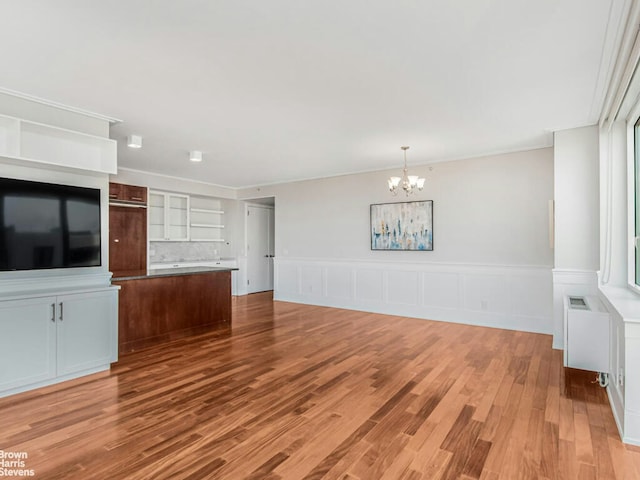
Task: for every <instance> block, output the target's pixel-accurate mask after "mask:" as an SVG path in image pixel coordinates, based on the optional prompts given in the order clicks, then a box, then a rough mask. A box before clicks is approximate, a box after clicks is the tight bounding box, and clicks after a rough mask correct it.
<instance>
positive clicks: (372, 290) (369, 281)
mask: <svg viewBox="0 0 640 480" xmlns="http://www.w3.org/2000/svg"><path fill="white" fill-rule="evenodd" d="M325 268H326V269H327V270H328V269H330V268H335V266H334V265H332V266H329V265H327V266H326V267H325ZM382 274H383V270H381V269H375V270H374V269H369V268H363V269H356V285H355V287H356V299H357V300H358V301H364V302H365V303H366V302H367V301H372V302H375V303H379V302H382V300H383V292H384V288H383V286H382V281H383V278H382ZM276 278H278V276H277V275H276ZM274 295H275V292H274ZM301 303H304V302H301Z"/></svg>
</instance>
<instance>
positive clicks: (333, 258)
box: [238, 148, 553, 333]
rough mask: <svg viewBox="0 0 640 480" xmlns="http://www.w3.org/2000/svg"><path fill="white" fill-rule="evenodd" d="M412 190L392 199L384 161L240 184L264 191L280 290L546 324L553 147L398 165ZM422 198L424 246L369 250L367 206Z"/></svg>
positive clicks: (442, 315) (499, 322)
mask: <svg viewBox="0 0 640 480" xmlns="http://www.w3.org/2000/svg"><path fill="white" fill-rule="evenodd" d="M409 170H410V173H412V174H417V175H422V176H425V177H426V178H427V181H426V184H425V190H424V192H421V193H418V194H417V195H414V196H412V197H410V198H408V199H407V198H406V197H404V196H398V197H393V196H391V194H390V193H389V192H388V190H387V188H386V178H387V177H388V176H389V175H390V174H397V173H398V172H397V171H396V170H393V171H382V172H372V173H365V174H358V175H347V176H341V177H334V178H327V179H320V180H312V181H304V182H295V183H289V184H283V185H276V186H269V187H261V188H260V191H259V192H258V191H257V189H246V190H243V191H240V192H239V193H238V198H240V199H243V198H252V197H255V196H258V195H261V196H275V199H276V200H275V204H276V209H275V210H276V212H275V215H276V219H275V224H276V242H275V243H276V287H275V296H276V298H279V299H282V300H293V301H298V302H303V303H313V304H323V305H333V306H340V307H345V308H355V309H360V310H366V311H378V312H384V313H392V314H400V315H410V316H415V317H420V318H433V319H441V320H448V321H458V322H464V323H475V324H482V325H491V326H499V327H502V328H514V329H521V330H530V331H538V332H546V333H550V332H551V330H552V326H551V296H552V295H551V275H550V271H551V266H552V263H553V254H552V249H551V247H550V245H549V219H548V202H549V200H551V199H552V198H553V152H552V149H550V148H547V149H539V150H532V151H527V152H519V153H512V154H505V155H497V156H491V157H485V158H476V159H469V160H459V161H455V162H446V163H440V164H434V165H432V166H421V167H413V168H410V169H409ZM422 199H428V200H433V201H434V251H432V252H403V251H384V252H383V251H372V250H371V249H370V234H369V230H370V225H369V206H370V204H373V203H386V202H398V201H406V200H422Z"/></svg>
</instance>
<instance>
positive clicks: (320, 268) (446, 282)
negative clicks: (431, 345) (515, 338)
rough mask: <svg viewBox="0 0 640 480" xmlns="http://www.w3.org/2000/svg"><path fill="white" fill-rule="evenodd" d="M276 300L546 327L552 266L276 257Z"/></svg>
mask: <svg viewBox="0 0 640 480" xmlns="http://www.w3.org/2000/svg"><path fill="white" fill-rule="evenodd" d="M274 284H275V289H274V298H275V299H276V300H282V301H289V302H296V303H305V304H310V305H324V306H330V307H337V308H347V309H352V310H362V311H367V312H376V313H385V314H390V315H402V316H408V317H415V318H424V319H431V320H442V321H448V322H457V323H465V324H470V325H483V326H490V327H497V328H506V329H511V330H523V331H529V332H538V333H547V334H551V333H553V316H552V315H553V308H552V307H553V288H552V277H551V267H537V266H531V267H530V266H518V267H515V266H495V265H465V264H428V263H419V264H415V263H411V264H409V263H397V262H368V261H345V260H317V259H307V258H283V257H278V258H276V259H275V283H274Z"/></svg>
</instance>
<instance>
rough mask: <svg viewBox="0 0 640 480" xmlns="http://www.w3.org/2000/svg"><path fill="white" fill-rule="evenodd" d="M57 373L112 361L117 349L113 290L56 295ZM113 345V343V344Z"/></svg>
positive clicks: (61, 374)
mask: <svg viewBox="0 0 640 480" xmlns="http://www.w3.org/2000/svg"><path fill="white" fill-rule="evenodd" d="M56 307H57V315H58V318H57V323H58V332H57V340H58V352H57V365H58V368H57V374H58V376H63V375H68V374H71V373H75V372H79V371H82V370H89V369H92V368H96V367H99V366H101V365H105V364H109V363H111V362H112V361H115V360H114V346H115V348H116V351H117V322H114V321H113V319H114V316H117V293H116V292H113V291H102V292H91V293H77V294H71V295H62V296H58V297H57V305H56ZM114 344H115V345H114Z"/></svg>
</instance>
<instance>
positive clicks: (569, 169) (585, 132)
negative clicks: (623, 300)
mask: <svg viewBox="0 0 640 480" xmlns="http://www.w3.org/2000/svg"><path fill="white" fill-rule="evenodd" d="M598 138H599V133H598V127H597V125H594V126H591V127H583V128H574V129H571V130H562V131H559V132H556V133H555V136H554V197H555V257H554V260H555V262H554V263H555V268H557V269H563V270H565V269H574V270H589V271H592V272H595V271H596V270H598V268H599V256H600V251H599V248H600V247H599V242H598V239H599V237H600V234H599V224H600V218H599V216H600V202H599V195H598V191H599V168H600V167H599V146H598Z"/></svg>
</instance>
